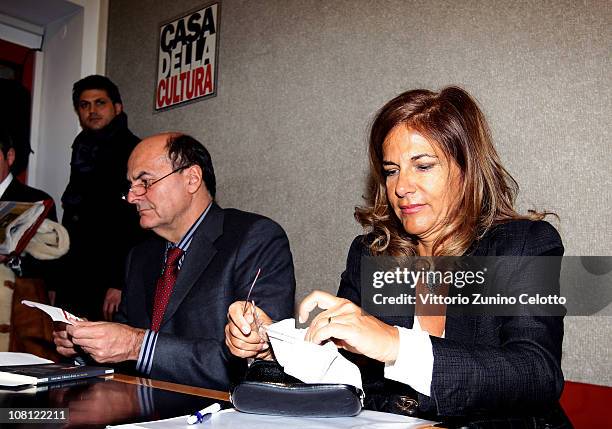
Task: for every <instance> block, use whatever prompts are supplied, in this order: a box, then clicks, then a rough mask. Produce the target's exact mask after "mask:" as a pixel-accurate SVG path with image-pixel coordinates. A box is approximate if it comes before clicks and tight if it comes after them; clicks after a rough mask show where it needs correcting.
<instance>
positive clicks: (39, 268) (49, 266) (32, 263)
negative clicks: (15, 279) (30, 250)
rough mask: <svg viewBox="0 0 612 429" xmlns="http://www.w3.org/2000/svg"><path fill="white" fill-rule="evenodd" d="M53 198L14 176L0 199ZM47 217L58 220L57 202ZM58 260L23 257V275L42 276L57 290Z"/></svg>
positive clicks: (48, 287)
mask: <svg viewBox="0 0 612 429" xmlns="http://www.w3.org/2000/svg"><path fill="white" fill-rule="evenodd" d="M42 200H51V201H53V198H51V196H49V194H47V193H46V192H43V191H41V190H40V189H36V188H32V187H30V186H28V185H24V184H23V183H21V182H20V181H19V180H18V179H17V178H16V177H13V180H11V183H9V185H8V187H7V188H6V190H5V191H4V193H3V194H2V196H1V197H0V201H21V202H27V203H33V202H36V201H42ZM47 219H50V220H52V221H55V222H57V213H56V211H55V203H54V204H53V206H51V209H49V212H48V213H47ZM56 271H57V261H53V260H52V261H39V260H38V259H35V258H34V257H32V256H31V255H28V254H26V255H24V256H22V257H21V276H22V277H32V278H42V279H43V280H44V282H45V286H46V287H47V289H49V290H55V289H56V286H57V283H58V282H57V279H56V276H57V273H56Z"/></svg>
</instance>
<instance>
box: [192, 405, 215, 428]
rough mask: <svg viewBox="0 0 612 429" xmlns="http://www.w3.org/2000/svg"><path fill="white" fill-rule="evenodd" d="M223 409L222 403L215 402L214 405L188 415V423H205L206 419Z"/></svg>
mask: <svg viewBox="0 0 612 429" xmlns="http://www.w3.org/2000/svg"><path fill="white" fill-rule="evenodd" d="M220 410H221V405H219V403H218V402H215V403H214V404H212V405H209V406H208V407H206V408H204V409H203V410H200V411H196V412H195V414H192V415H190V416H188V417H187V424H188V425H194V424H196V423H204V422H205V421H206V420H208V419H210V417H211V416H212V415H213V414H214V413H217V412H219V411H220Z"/></svg>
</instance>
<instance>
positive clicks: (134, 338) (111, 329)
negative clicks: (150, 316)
mask: <svg viewBox="0 0 612 429" xmlns="http://www.w3.org/2000/svg"><path fill="white" fill-rule="evenodd" d="M66 332H67V333H68V335H69V336H71V337H72V343H73V344H74V345H77V346H80V347H81V349H83V351H85V352H86V353H87V354H89V355H91V357H92V358H93V359H94V360H95V361H96V362H100V363H114V362H123V361H126V360H137V359H138V355H139V353H140V347H141V346H142V341H143V339H144V334H145V331H144V329H138V328H132V327H131V326H127V325H123V324H121V323H110V322H74V325H72V326H71V325H67V326H66ZM58 351H59V350H58Z"/></svg>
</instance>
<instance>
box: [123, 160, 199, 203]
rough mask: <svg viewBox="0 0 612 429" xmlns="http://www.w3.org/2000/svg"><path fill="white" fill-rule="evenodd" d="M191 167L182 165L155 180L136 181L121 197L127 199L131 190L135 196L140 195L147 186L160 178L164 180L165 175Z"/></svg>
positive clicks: (159, 180) (145, 190)
mask: <svg viewBox="0 0 612 429" xmlns="http://www.w3.org/2000/svg"><path fill="white" fill-rule="evenodd" d="M189 167H191V166H190V165H184V166H182V167H179V168H177V169H176V170H172V171H171V172H170V173H168V174H166V175H165V176H162V177H160V178H159V179H155V180H151V181H149V180H146V179H145V180H142V181H141V182H140V183H137V184H135V185H131V186H130V188H129V189H128V190H127V191H126V192H124V193H123V194H122V195H121V198H122V199H124V200H126V201H127V198H128V194H129V193H130V192H131V193H132V194H134V195H135V196H137V197H142V196H143V195H144V194H146V193H147V191H148V190H149V188H150V187H151V186H153V185H155V184H156V183H158V182H161V181H162V180H164V179H165V178H166V177H168V176H172V175H173V174H174V173H178V172H179V171H182V170H184V169H186V168H189Z"/></svg>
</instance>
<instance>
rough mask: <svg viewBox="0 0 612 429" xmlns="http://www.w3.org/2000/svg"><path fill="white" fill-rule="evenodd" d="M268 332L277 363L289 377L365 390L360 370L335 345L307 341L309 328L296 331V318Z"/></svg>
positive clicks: (270, 328)
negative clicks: (305, 338)
mask: <svg viewBox="0 0 612 429" xmlns="http://www.w3.org/2000/svg"><path fill="white" fill-rule="evenodd" d="M266 331H267V334H268V338H270V342H271V343H272V349H273V350H274V355H275V356H276V360H277V361H278V363H279V364H280V365H281V366H282V367H283V369H284V370H285V372H286V373H287V374H289V375H291V376H293V377H295V378H297V379H299V380H301V381H303V382H304V383H337V384H349V385H352V386H355V387H357V388H358V389H362V390H363V388H362V382H361V372H360V371H359V368H357V366H356V365H355V364H353V363H351V362H350V361H348V360H347V359H346V358H345V357H344V356H342V355H341V354H340V353H339V352H338V348H337V347H336V346H335V344H334V343H332V342H327V343H325V344H324V345H317V344H314V343H311V342H308V341H304V336H305V335H306V329H297V328H295V320H294V319H285V320H282V321H280V322H277V323H274V324H272V325H270V326H268V327H267V330H266Z"/></svg>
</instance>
